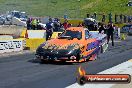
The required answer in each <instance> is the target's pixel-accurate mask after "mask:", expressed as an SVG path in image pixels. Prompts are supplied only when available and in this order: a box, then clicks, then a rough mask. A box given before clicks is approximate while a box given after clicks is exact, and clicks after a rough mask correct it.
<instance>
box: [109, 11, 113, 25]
mask: <svg viewBox="0 0 132 88" xmlns="http://www.w3.org/2000/svg"><path fill="white" fill-rule="evenodd" d="M109 23H112V13H111V12H110V13H109Z"/></svg>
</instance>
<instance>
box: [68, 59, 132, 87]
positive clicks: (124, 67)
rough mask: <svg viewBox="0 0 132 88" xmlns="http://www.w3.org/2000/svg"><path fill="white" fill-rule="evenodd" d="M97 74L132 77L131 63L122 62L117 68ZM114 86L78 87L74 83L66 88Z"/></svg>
mask: <svg viewBox="0 0 132 88" xmlns="http://www.w3.org/2000/svg"><path fill="white" fill-rule="evenodd" d="M98 74H130V75H132V62H131V60H129V61H126V62H123V63H121V64H119V65H117V66H114V67H112V68H109V69H107V70H104V71H102V72H99V73H98ZM113 85H115V84H85V85H83V86H80V85H79V84H78V83H74V84H72V85H70V86H68V87H66V88H111V87H112V86H113Z"/></svg>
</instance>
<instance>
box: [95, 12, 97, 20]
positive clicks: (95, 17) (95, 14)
mask: <svg viewBox="0 0 132 88" xmlns="http://www.w3.org/2000/svg"><path fill="white" fill-rule="evenodd" d="M94 19H95V20H96V19H97V13H96V12H95V13H94Z"/></svg>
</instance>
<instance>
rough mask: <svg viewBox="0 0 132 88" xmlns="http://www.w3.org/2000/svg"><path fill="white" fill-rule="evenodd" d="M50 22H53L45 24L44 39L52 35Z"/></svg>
mask: <svg viewBox="0 0 132 88" xmlns="http://www.w3.org/2000/svg"><path fill="white" fill-rule="evenodd" d="M52 24H53V23H52V22H51V21H50V22H48V23H47V24H46V41H47V40H48V39H50V38H51V36H52V33H53V28H52Z"/></svg>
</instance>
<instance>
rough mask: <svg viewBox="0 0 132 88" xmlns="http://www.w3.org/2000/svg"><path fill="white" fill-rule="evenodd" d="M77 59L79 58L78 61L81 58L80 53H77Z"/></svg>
mask: <svg viewBox="0 0 132 88" xmlns="http://www.w3.org/2000/svg"><path fill="white" fill-rule="evenodd" d="M76 60H77V61H79V60H80V53H77V55H76Z"/></svg>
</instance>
